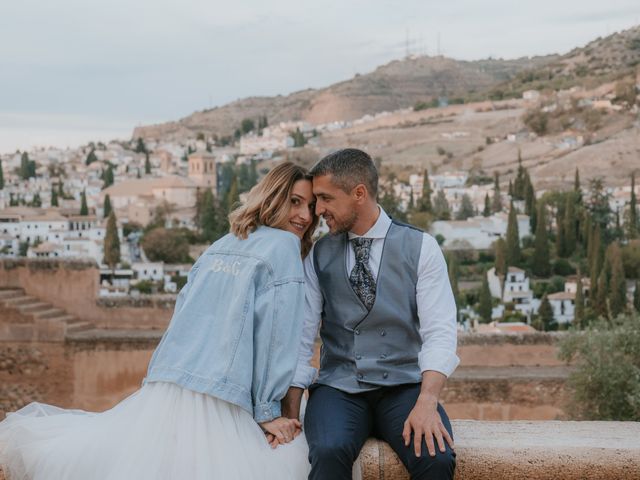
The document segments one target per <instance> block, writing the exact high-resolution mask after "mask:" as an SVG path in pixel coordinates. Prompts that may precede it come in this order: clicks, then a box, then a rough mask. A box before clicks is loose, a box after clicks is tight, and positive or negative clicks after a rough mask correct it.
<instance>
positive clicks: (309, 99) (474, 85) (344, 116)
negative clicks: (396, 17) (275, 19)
mask: <svg viewBox="0 0 640 480" xmlns="http://www.w3.org/2000/svg"><path fill="white" fill-rule="evenodd" d="M555 58H556V57H555V56H549V57H535V58H523V59H517V60H493V59H488V60H478V61H458V60H453V59H450V58H446V57H442V56H438V57H428V56H422V57H416V58H409V59H405V60H395V61H392V62H390V63H388V64H387V65H383V66H381V67H378V68H377V69H376V70H375V71H373V72H371V73H367V74H363V75H356V76H355V77H354V78H352V79H350V80H347V81H343V82H340V83H336V84H334V85H331V86H329V87H327V88H323V89H317V90H316V89H309V90H303V91H299V92H295V93H292V94H290V95H286V96H282V95H278V96H276V97H249V98H245V99H242V100H237V101H235V102H232V103H229V104H227V105H224V106H221V107H216V108H213V109H210V110H203V111H201V112H196V113H193V114H192V115H189V116H187V117H185V118H182V119H180V120H178V121H175V122H167V123H163V124H159V125H151V126H143V127H138V128H136V129H135V131H134V132H133V138H137V137H143V138H163V139H167V140H183V139H186V138H190V137H191V138H193V137H195V136H196V135H197V133H198V132H203V133H206V134H217V135H218V136H224V135H230V134H232V133H233V131H234V130H235V129H236V128H237V127H238V125H239V124H240V122H241V121H242V119H244V118H257V117H259V116H261V115H266V116H267V117H268V120H269V122H270V123H271V124H273V123H277V122H281V121H287V120H305V121H309V122H311V123H314V124H318V123H327V122H331V121H335V120H353V119H356V118H360V117H362V116H363V115H366V114H374V113H377V112H382V111H393V110H397V109H401V108H407V107H412V106H414V105H415V104H416V103H418V102H429V101H430V100H432V99H433V98H437V97H439V96H443V95H446V96H448V97H449V98H450V99H455V98H460V99H462V98H465V97H467V96H468V95H470V94H477V95H482V96H484V95H486V92H488V91H489V90H491V89H492V88H494V87H495V86H496V85H499V84H503V83H504V82H505V81H508V80H509V79H512V78H514V77H515V76H516V75H517V74H518V73H519V72H523V71H525V70H531V69H535V68H537V67H540V66H542V65H545V64H547V63H549V62H550V61H553V60H554V59H555Z"/></svg>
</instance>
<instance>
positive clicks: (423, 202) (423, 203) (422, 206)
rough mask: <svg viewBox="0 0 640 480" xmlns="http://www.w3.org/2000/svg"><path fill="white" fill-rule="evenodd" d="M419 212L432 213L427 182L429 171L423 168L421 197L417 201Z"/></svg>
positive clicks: (429, 184) (429, 189) (428, 183)
mask: <svg viewBox="0 0 640 480" xmlns="http://www.w3.org/2000/svg"><path fill="white" fill-rule="evenodd" d="M418 211H419V212H428V213H431V212H433V207H432V205H431V183H430V182H429V171H428V170H427V169H426V168H425V169H424V172H423V174H422V195H421V196H420V199H419V200H418Z"/></svg>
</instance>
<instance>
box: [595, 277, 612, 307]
mask: <svg viewBox="0 0 640 480" xmlns="http://www.w3.org/2000/svg"><path fill="white" fill-rule="evenodd" d="M595 310H596V312H598V315H600V316H601V317H603V318H609V308H608V305H607V272H606V271H605V270H604V269H602V271H601V272H600V275H599V276H598V289H597V291H596V301H595Z"/></svg>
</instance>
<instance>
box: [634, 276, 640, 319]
mask: <svg viewBox="0 0 640 480" xmlns="http://www.w3.org/2000/svg"><path fill="white" fill-rule="evenodd" d="M633 308H635V310H636V312H637V313H640V282H638V280H636V285H635V289H634V290H633Z"/></svg>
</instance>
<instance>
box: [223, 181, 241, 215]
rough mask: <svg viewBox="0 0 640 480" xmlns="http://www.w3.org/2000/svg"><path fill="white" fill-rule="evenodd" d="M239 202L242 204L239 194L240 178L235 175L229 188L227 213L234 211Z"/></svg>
mask: <svg viewBox="0 0 640 480" xmlns="http://www.w3.org/2000/svg"><path fill="white" fill-rule="evenodd" d="M238 202H240V194H239V193H238V177H236V176H235V175H234V176H233V179H232V180H231V185H230V186H229V191H228V192H227V202H226V206H227V211H229V212H230V211H232V210H233V209H234V208H235V207H236V205H237V204H238Z"/></svg>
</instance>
